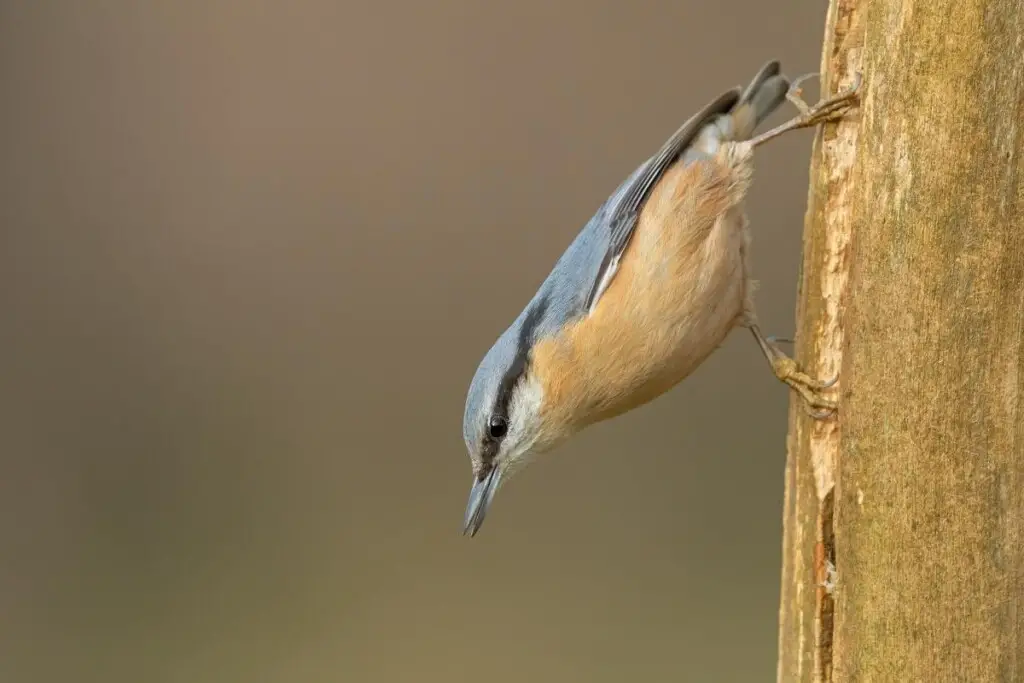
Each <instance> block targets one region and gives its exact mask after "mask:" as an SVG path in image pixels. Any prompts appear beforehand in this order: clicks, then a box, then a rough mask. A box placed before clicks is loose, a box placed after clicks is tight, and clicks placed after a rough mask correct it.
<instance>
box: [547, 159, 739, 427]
mask: <svg viewBox="0 0 1024 683" xmlns="http://www.w3.org/2000/svg"><path fill="white" fill-rule="evenodd" d="M743 170H745V169H740V171H743ZM745 181H746V176H744V175H742V174H740V175H737V169H736V168H735V167H733V166H731V165H729V164H726V163H717V162H715V161H713V160H709V161H706V162H704V161H702V162H698V163H694V164H690V165H688V166H686V167H681V166H680V167H673V168H672V169H670V170H669V171H668V173H666V175H665V176H664V177H663V178H662V179H661V181H660V182H659V183H658V185H657V186H656V187H655V188H654V191H653V192H652V194H651V196H650V198H649V199H648V201H647V203H646V204H645V207H644V210H643V212H642V213H641V216H640V218H639V221H638V224H637V227H636V229H635V232H634V235H633V237H632V240H631V241H630V244H629V246H628V247H627V248H626V251H625V252H624V254H623V255H622V259H621V262H620V264H619V270H618V272H617V273H616V274H615V277H614V279H613V280H612V282H611V284H610V285H609V286H608V288H607V290H605V292H604V294H603V295H602V297H601V299H600V300H599V301H598V302H597V305H596V307H595V308H594V310H593V311H592V313H590V315H587V316H584V317H581V318H579V319H577V320H576V321H574V322H573V323H571V324H570V325H568V326H567V327H566V328H565V329H564V330H562V331H561V332H560V333H558V334H557V335H555V336H552V337H549V338H546V339H543V340H541V341H540V342H538V343H537V344H536V345H535V346H534V349H533V356H532V366H533V373H534V374H535V376H536V377H538V379H539V380H540V381H541V383H542V384H543V386H544V394H545V400H544V405H545V410H547V411H552V412H555V413H558V414H555V415H550V416H549V417H550V418H552V419H554V420H555V421H556V422H558V423H559V424H561V423H573V424H576V425H580V426H582V425H585V424H589V423H593V422H597V421H600V420H603V419H607V418H609V417H613V416H615V415H618V414H621V413H623V412H626V411H628V410H630V409H632V408H634V407H637V406H639V405H641V404H644V403H646V402H648V401H650V400H652V399H654V398H656V397H657V396H659V395H661V394H662V393H664V392H666V391H668V390H669V389H670V388H672V387H673V386H674V385H675V384H677V383H679V382H680V381H682V380H683V379H684V378H685V377H686V376H687V375H689V374H690V373H691V372H692V371H693V370H694V369H695V368H696V367H697V366H698V365H699V364H700V363H701V362H702V361H703V360H704V359H705V358H706V357H707V356H708V355H709V354H710V353H711V352H712V351H714V349H715V348H716V347H717V346H718V345H719V344H720V343H721V342H722V340H723V339H724V338H725V336H726V335H727V334H728V333H729V331H730V330H731V329H732V327H733V326H734V325H735V324H736V323H737V321H738V320H739V319H740V318H741V317H742V315H743V313H744V310H745V302H746V297H747V295H748V292H747V289H748V283H747V277H746V272H747V269H746V265H745V258H746V251H747V249H746V218H745V216H744V214H743V207H742V200H743V194H744V193H745V189H746V182H745Z"/></svg>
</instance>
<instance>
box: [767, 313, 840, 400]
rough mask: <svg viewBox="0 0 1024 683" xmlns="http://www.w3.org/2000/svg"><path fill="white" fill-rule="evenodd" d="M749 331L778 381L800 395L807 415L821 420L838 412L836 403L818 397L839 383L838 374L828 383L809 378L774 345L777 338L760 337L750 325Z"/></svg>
mask: <svg viewBox="0 0 1024 683" xmlns="http://www.w3.org/2000/svg"><path fill="white" fill-rule="evenodd" d="M750 331H751V332H753V334H754V338H755V339H756V340H757V343H758V345H759V346H760V347H761V351H762V352H763V353H764V356H765V358H767V359H768V362H769V363H771V366H772V372H773V373H774V374H775V376H776V377H777V378H778V379H779V380H780V381H782V382H784V383H785V384H786V385H788V386H789V387H790V388H791V389H793V390H794V391H795V392H797V393H798V394H799V395H800V398H802V399H803V407H804V409H805V410H806V411H807V414H808V415H810V416H811V417H813V418H814V419H816V420H823V419H825V418H827V417H830V416H832V415H834V414H835V413H836V412H837V411H838V409H839V404H838V403H837V402H836V401H833V400H831V399H827V398H825V397H823V396H821V395H820V392H822V391H824V390H826V389H830V388H832V387H833V386H835V385H836V383H838V382H839V375H838V374H837V375H836V376H835V377H833V378H832V379H830V380H828V381H822V380H819V379H816V378H814V377H811V376H810V375H808V374H807V373H805V372H803V371H802V370H801V369H800V367H799V366H798V365H797V362H796V361H795V360H793V359H792V358H790V357H789V356H787V355H786V354H785V353H783V352H782V351H781V350H780V349H779V348H778V346H776V345H775V342H776V341H777V337H765V336H762V334H761V330H760V329H759V328H758V327H757V326H756V325H752V326H751V327H750Z"/></svg>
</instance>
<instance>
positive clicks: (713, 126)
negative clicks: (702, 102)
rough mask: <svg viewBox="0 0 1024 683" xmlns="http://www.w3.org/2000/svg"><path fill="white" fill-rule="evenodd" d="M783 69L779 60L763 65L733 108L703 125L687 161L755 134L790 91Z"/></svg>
mask: <svg viewBox="0 0 1024 683" xmlns="http://www.w3.org/2000/svg"><path fill="white" fill-rule="evenodd" d="M781 69H782V67H781V66H780V65H779V62H778V61H775V60H772V61H770V62H768V63H767V64H765V65H764V66H762V67H761V69H760V71H758V72H757V75H756V76H754V78H753V80H751V81H750V85H748V86H747V88H746V89H745V90H744V91H743V93H742V94H741V95H740V97H739V99H738V100H736V104H735V105H733V107H732V108H731V109H730V110H729V112H728V113H723V114H720V115H718V116H716V117H715V118H714V119H712V120H710V121H708V123H707V124H705V125H704V126H703V127H702V128H701V130H700V132H699V133H698V134H697V135H696V136H695V137H694V140H693V142H692V144H691V146H690V149H689V150H687V151H686V152H685V153H684V154H683V159H684V161H687V162H688V161H689V160H691V159H693V158H698V157H701V156H712V155H714V154H715V153H716V152H717V151H718V149H719V148H720V146H721V144H722V143H723V142H739V141H742V140H749V139H750V138H751V137H753V135H754V131H755V130H756V129H757V127H758V126H759V125H761V123H763V122H764V120H765V119H767V118H768V117H769V116H771V115H772V113H773V112H774V111H775V110H776V109H778V108H779V105H780V104H782V103H783V102H784V101H785V99H786V93H787V92H789V86H790V83H789V79H788V78H786V76H785V74H783V73H782V70H781ZM737 90H738V88H737Z"/></svg>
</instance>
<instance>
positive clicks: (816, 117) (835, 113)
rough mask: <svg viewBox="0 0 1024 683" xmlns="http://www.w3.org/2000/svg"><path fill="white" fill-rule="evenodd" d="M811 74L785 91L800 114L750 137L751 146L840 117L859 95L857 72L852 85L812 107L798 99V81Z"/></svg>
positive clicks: (796, 81)
mask: <svg viewBox="0 0 1024 683" xmlns="http://www.w3.org/2000/svg"><path fill="white" fill-rule="evenodd" d="M813 75H815V74H808V75H806V76H801V77H800V78H798V79H797V80H795V81H794V82H793V85H792V86H790V88H789V92H788V93H786V98H787V99H788V100H789V101H790V102H792V103H793V105H794V106H795V107H796V108H797V109H799V110H800V114H799V115H798V116H795V117H793V118H792V119H790V120H789V121H786V122H785V123H783V124H780V125H778V126H776V127H775V128H772V129H771V130H769V131H765V132H764V133H761V134H760V135H758V136H757V137H753V138H751V139H750V146H751V147H757V146H758V145H763V144H764V143H766V142H768V141H769V140H772V139H774V138H777V137H778V136H780V135H782V134H783V133H788V132H789V131H791V130H797V129H798V128H810V127H812V126H817V125H819V124H822V123H827V122H829V121H835V120H837V119H840V118H842V116H843V114H845V113H846V110H847V109H849V108H850V107H851V106H853V103H854V101H855V100H856V99H857V98H858V97H859V96H860V93H859V91H860V81H861V78H860V74H859V73H858V74H856V75H855V77H854V81H853V85H851V86H850V87H849V88H847V89H846V90H844V91H843V92H841V93H838V94H836V95H833V96H832V97H829V98H828V99H824V100H821V101H820V102H818V103H817V104H816V105H814V106H813V107H810V106H808V105H807V103H806V102H804V101H803V100H802V99H800V83H801V82H803V81H805V80H807V79H808V78H810V77H811V76H813Z"/></svg>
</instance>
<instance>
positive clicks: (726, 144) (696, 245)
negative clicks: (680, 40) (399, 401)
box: [463, 60, 860, 537]
mask: <svg viewBox="0 0 1024 683" xmlns="http://www.w3.org/2000/svg"><path fill="white" fill-rule="evenodd" d="M816 75H817V74H808V75H806V76H803V77H801V78H800V79H797V80H795V81H792V82H791V81H790V80H789V79H788V78H787V77H786V76H785V75H784V74H783V73H782V71H781V65H780V62H779V61H778V60H772V61H769V62H767V63H766V64H764V66H762V67H761V69H760V70H759V71H758V72H757V73H756V75H755V76H754V78H753V79H752V80H751V81H750V83H749V85H748V86H747V87H746V88H745V89H742V88H741V87H740V86H736V87H734V88H732V89H729V90H727V91H725V92H724V93H722V94H721V95H719V96H718V97H717V98H715V99H713V100H712V101H710V102H709V103H708V104H707V105H706V106H704V107H703V108H702V109H701V110H700V111H698V112H697V113H696V114H694V115H693V116H692V117H690V118H689V119H688V120H687V121H686V122H685V123H683V125H682V126H681V127H680V128H679V129H678V130H676V132H675V133H674V134H673V135H672V136H671V137H670V138H669V139H668V140H667V141H666V142H665V143H664V144H663V145H662V146H661V148H660V149H659V150H658V151H657V152H656V153H655V154H654V155H653V156H652V157H650V158H649V159H647V160H646V161H645V162H644V163H643V164H641V165H640V166H639V167H638V168H636V170H634V171H633V172H632V173H631V174H630V175H629V176H628V177H627V178H626V180H625V181H623V182H622V184H621V185H619V187H618V188H616V189H615V191H614V192H613V193H612V194H611V196H610V197H609V198H608V199H607V200H606V201H605V202H604V203H603V204H602V205H601V206H600V208H599V209H598V210H597V212H596V213H595V214H594V215H593V216H592V217H591V218H590V220H589V221H588V222H587V223H586V224H585V225H584V227H583V228H582V229H581V230H580V232H579V233H578V234H577V235H576V237H575V239H574V240H573V241H572V242H571V244H570V245H569V246H568V248H567V249H566V250H565V252H564V253H563V254H562V256H561V257H560V258H559V259H558V260H557V262H556V263H555V265H554V267H553V269H552V270H551V272H550V274H549V275H548V276H547V278H545V280H544V281H543V283H542V284H541V285H540V287H539V289H538V290H537V292H536V294H535V295H534V296H533V298H532V299H530V301H529V302H528V303H527V305H526V307H525V308H524V309H523V310H522V312H521V313H520V314H519V315H518V316H517V317H516V318H515V320H514V321H513V322H512V324H511V325H509V326H508V327H507V328H506V329H505V330H504V332H502V333H501V334H500V336H498V338H497V340H496V341H495V342H494V344H493V345H492V346H491V347H490V349H489V350H488V351H487V352H486V353H485V354H484V356H483V358H482V360H481V361H480V362H479V364H478V366H477V369H476V372H475V373H474V375H473V378H472V381H471V382H470V385H469V390H468V392H467V394H466V404H465V412H464V414H463V439H464V440H465V443H466V448H467V450H468V451H469V456H470V462H471V466H472V471H473V480H472V485H471V489H470V495H469V501H468V503H467V505H466V512H465V519H464V525H463V533H464V534H468V535H469V536H471V537H472V536H475V535H476V534H477V532H478V531H479V529H480V527H481V525H482V524H483V521H484V518H485V516H486V514H487V512H488V509H489V508H490V507H491V504H492V502H493V500H494V496H495V494H496V493H497V491H498V490H499V488H500V487H501V486H502V485H504V484H505V483H507V482H508V480H509V479H510V477H512V476H513V475H514V474H515V473H517V472H519V471H520V470H521V469H522V468H523V467H525V466H526V465H527V464H528V463H530V462H533V460H534V459H535V458H536V456H538V455H541V454H544V453H547V452H550V451H552V450H554V449H555V448H556V447H558V446H560V445H562V444H563V443H564V442H566V441H567V440H568V439H569V438H571V437H572V436H574V435H576V434H578V433H579V432H580V431H581V430H583V429H585V428H586V427H588V426H591V425H593V424H596V423H598V422H602V421H604V420H608V419H611V418H613V417H616V416H619V415H622V414H624V413H626V412H628V411H630V410H633V409H635V408H637V407H639V406H642V405H644V404H646V403H649V402H650V401H652V400H654V399H655V398H657V397H659V396H661V395H662V394H664V393H666V392H667V391H668V390H670V389H672V388H673V387H675V386H676V385H678V384H679V383H680V382H682V381H683V380H684V379H685V378H686V377H687V376H688V375H690V374H691V373H692V372H693V371H694V370H695V369H696V368H697V367H698V366H699V365H700V364H701V363H702V362H703V361H704V360H705V359H706V358H707V357H708V356H709V355H710V354H711V353H712V352H713V351H714V350H715V349H716V348H717V347H718V346H719V345H720V344H721V343H722V342H723V340H724V339H725V337H726V336H727V335H728V333H729V332H730V331H731V330H732V329H733V328H735V327H746V328H747V329H749V330H750V332H751V333H752V334H753V336H754V339H755V340H756V342H757V344H758V346H759V348H760V350H761V352H762V353H763V355H764V357H765V358H766V359H767V360H768V361H769V363H770V364H771V368H772V371H773V372H774V374H775V376H776V377H777V378H778V379H779V380H781V381H783V382H785V383H786V384H787V385H788V386H789V387H790V388H791V389H792V390H794V391H796V392H797V393H798V394H799V395H800V397H801V398H802V399H803V403H804V405H805V407H806V408H807V409H808V412H810V413H811V415H812V416H813V417H815V418H817V419H825V418H827V417H828V416H830V415H833V414H834V413H835V411H836V410H837V408H838V406H837V403H836V402H835V401H833V400H831V399H828V398H826V397H824V396H823V395H822V393H823V392H824V391H825V390H826V389H828V388H830V387H831V386H833V385H834V384H835V382H836V381H837V380H838V376H837V377H836V378H834V379H833V380H831V381H825V382H823V381H820V380H818V379H816V378H813V377H811V376H809V375H807V374H806V373H804V372H803V371H802V370H800V368H799V367H798V366H797V364H796V362H795V361H794V360H793V359H792V358H790V357H789V356H787V355H786V354H785V353H784V352H782V351H781V349H779V347H778V345H777V343H776V342H777V341H778V340H776V339H775V338H773V337H766V336H765V335H764V334H762V332H761V329H760V328H759V326H758V323H757V316H756V312H755V308H754V302H753V297H752V290H753V285H752V280H751V271H750V259H749V255H750V232H749V223H748V219H747V216H746V212H745V207H744V200H745V197H746V194H747V191H748V188H749V187H750V184H751V177H752V171H753V168H752V157H753V150H754V149H755V148H756V147H758V146H760V145H761V144H764V143H765V142H767V141H769V140H771V139H774V138H775V137H778V136H779V135H782V134H783V133H785V132H787V131H790V130H796V129H799V128H807V127H813V126H816V125H819V124H821V123H825V122H827V121H833V120H837V119H838V118H841V117H842V116H843V115H844V114H845V112H846V111H847V109H848V108H849V107H850V106H852V104H853V102H854V101H855V99H856V96H857V88H858V86H859V82H860V76H859V74H857V75H856V80H855V83H854V85H853V86H851V87H850V88H848V89H847V90H845V91H843V92H841V93H839V94H837V95H835V96H833V97H831V98H825V99H822V100H821V101H820V102H819V103H818V104H816V105H814V106H813V107H812V106H809V105H807V104H806V103H805V102H804V101H803V100H802V99H801V98H800V88H799V83H800V82H802V81H803V80H804V79H806V78H808V77H813V76H816ZM786 100H789V101H790V102H792V103H793V105H794V106H795V107H796V108H797V109H798V110H799V114H798V115H797V116H795V117H794V118H792V119H790V120H788V121H786V122H785V123H783V124H781V125H779V126H776V127H775V128H773V129H771V130H769V131H767V132H765V133H762V134H760V135H758V136H756V137H754V132H755V129H756V128H757V127H758V125H759V124H761V123H762V122H763V121H764V120H765V119H766V118H768V116H770V115H771V114H772V113H773V112H774V111H775V110H776V109H777V108H778V107H779V106H780V105H781V104H782V103H783V102H784V101H786Z"/></svg>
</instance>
